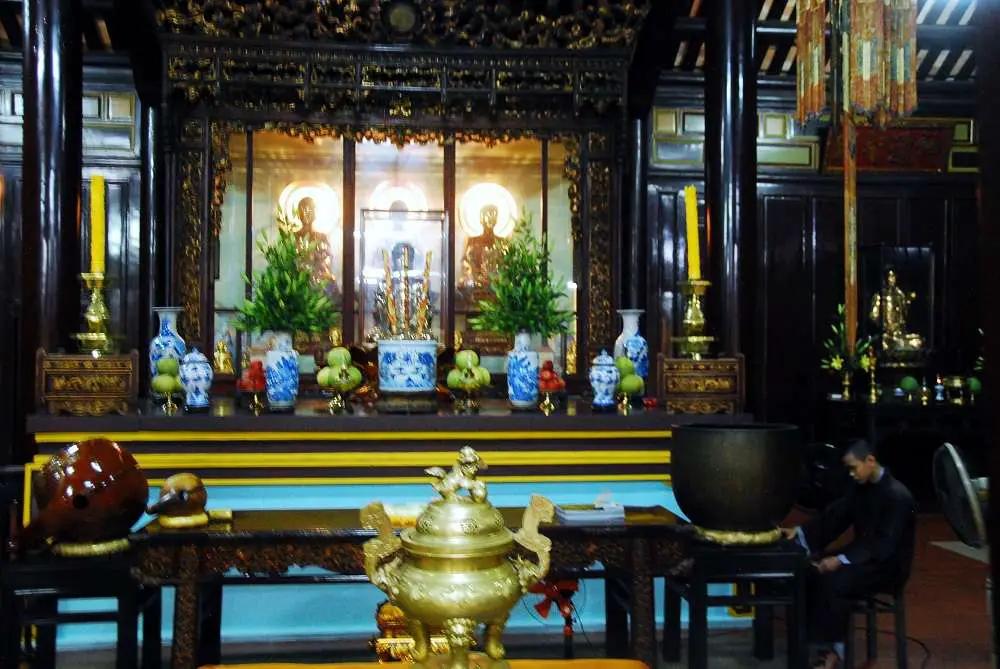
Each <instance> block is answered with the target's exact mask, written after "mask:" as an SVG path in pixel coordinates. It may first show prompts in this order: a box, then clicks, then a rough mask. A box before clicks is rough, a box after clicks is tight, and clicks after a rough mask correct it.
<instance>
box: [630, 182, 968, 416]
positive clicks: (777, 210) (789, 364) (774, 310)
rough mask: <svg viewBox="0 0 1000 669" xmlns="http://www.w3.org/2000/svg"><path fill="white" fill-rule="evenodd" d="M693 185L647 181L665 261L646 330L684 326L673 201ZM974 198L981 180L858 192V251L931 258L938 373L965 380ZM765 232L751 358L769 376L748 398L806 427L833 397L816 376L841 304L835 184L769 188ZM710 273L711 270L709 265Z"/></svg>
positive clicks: (763, 208)
mask: <svg viewBox="0 0 1000 669" xmlns="http://www.w3.org/2000/svg"><path fill="white" fill-rule="evenodd" d="M688 183H696V184H697V183H698V182H697V181H694V180H692V179H691V176H690V175H688V176H686V177H685V176H684V175H677V176H675V175H666V174H661V175H652V176H651V178H650V185H649V225H650V230H649V234H650V237H651V238H654V239H656V240H657V248H658V255H657V254H651V257H650V258H649V262H650V267H651V268H653V270H654V271H653V272H651V275H652V276H653V277H655V278H654V279H652V280H651V284H652V285H650V287H649V288H650V291H649V295H650V297H649V303H648V305H647V309H648V313H649V318H648V322H649V325H648V327H649V328H654V329H655V328H657V327H659V328H662V329H665V328H668V327H675V326H674V325H673V323H676V320H677V317H678V310H679V308H680V305H679V301H678V300H676V299H675V290H676V283H677V281H678V280H681V279H683V278H684V275H685V271H686V268H685V261H684V248H685V242H684V240H683V236H684V234H683V230H684V221H683V215H684V214H683V208H678V207H677V203H678V199H677V193H678V192H679V191H680V190H681V189H682V188H683V187H684V186H685V185H686V184H688ZM700 187H701V186H700V185H699V188H700ZM974 196H975V192H974V181H973V180H970V179H964V178H955V177H929V178H926V179H919V180H916V179H913V178H909V177H897V178H891V177H887V176H878V177H872V176H863V177H862V183H861V184H860V188H859V203H858V212H859V213H858V236H859V246H867V245H878V244H891V245H929V246H931V247H933V249H934V251H935V267H934V272H935V323H934V325H935V328H934V329H935V348H936V351H937V362H938V364H939V365H940V366H941V368H942V369H948V370H954V371H968V369H969V368H970V367H971V363H972V360H973V359H974V358H975V355H976V351H977V350H978V335H977V334H976V328H977V327H978V325H977V323H978V312H977V306H976V305H977V298H976V293H975V286H976V277H975V262H974V261H975V230H976V228H975V225H976V204H975V199H974ZM758 225H759V228H760V235H759V239H758V240H757V244H758V247H757V249H756V254H757V256H758V258H760V262H761V263H762V264H763V266H762V267H761V268H760V271H759V276H760V279H759V282H758V290H759V291H760V299H759V300H758V302H759V303H758V308H757V318H756V319H755V323H754V324H752V327H755V328H757V332H758V335H759V336H758V337H757V338H756V340H757V341H758V342H759V343H758V345H757V346H756V349H755V350H753V351H744V354H745V355H746V356H747V357H748V358H751V357H755V358H756V360H757V362H758V363H760V367H759V369H760V370H761V372H760V373H758V375H757V376H758V378H748V380H747V383H748V386H747V387H748V393H749V394H750V395H751V396H753V397H750V398H748V399H749V400H750V403H751V406H756V407H758V408H757V412H758V413H759V414H760V415H759V417H760V418H766V419H767V420H780V421H791V422H795V423H798V424H800V425H803V426H805V427H810V426H811V424H812V411H813V408H812V407H813V406H814V404H815V401H816V400H817V399H818V398H821V397H822V395H823V394H824V393H826V392H830V391H831V390H834V389H835V388H836V387H837V383H836V381H835V380H833V379H831V378H830V377H829V376H827V375H824V374H823V373H822V372H821V371H820V370H819V359H820V357H821V356H822V342H823V340H824V339H825V338H826V337H827V336H828V333H829V324H830V322H831V321H832V319H833V318H834V317H835V315H836V308H837V305H838V304H839V303H841V302H842V301H843V299H844V298H843V295H844V292H843V291H844V289H843V282H844V271H843V263H844V261H843V237H844V234H843V201H842V186H841V182H840V179H839V177H835V176H831V177H823V176H816V175H802V176H801V177H788V176H785V177H781V178H773V179H771V178H768V179H762V180H761V181H760V182H759V183H758ZM702 234H703V235H704V230H703V232H702ZM663 260H666V262H663ZM703 266H705V267H709V266H710V264H709V263H707V262H705V261H703ZM861 299H862V304H861V305H860V307H861V310H862V313H861V314H860V315H859V316H860V317H861V318H867V308H868V299H867V297H866V296H862V297H861ZM654 321H659V323H658V324H657V325H654ZM662 340H663V336H662V331H660V336H659V337H658V339H656V340H655V341H654V340H653V339H652V338H651V346H653V347H654V348H656V349H657V352H658V351H659V350H662ZM748 368H749V367H748Z"/></svg>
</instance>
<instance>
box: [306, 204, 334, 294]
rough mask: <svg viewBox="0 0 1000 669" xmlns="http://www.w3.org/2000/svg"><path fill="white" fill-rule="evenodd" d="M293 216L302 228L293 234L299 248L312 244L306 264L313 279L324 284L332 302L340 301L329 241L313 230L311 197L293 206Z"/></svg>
mask: <svg viewBox="0 0 1000 669" xmlns="http://www.w3.org/2000/svg"><path fill="white" fill-rule="evenodd" d="M295 215H296V216H298V218H299V222H300V223H302V227H301V228H299V229H298V230H297V231H296V233H295V236H296V239H297V240H298V243H299V246H300V248H303V249H304V248H305V247H306V246H308V245H309V244H312V250H311V252H310V253H309V257H308V258H307V259H306V262H307V263H308V266H309V267H310V268H312V273H313V278H314V279H316V280H317V281H325V282H326V294H327V296H328V297H329V298H330V300H331V301H332V302H334V303H336V302H338V301H339V300H340V289H339V288H338V287H337V279H336V278H335V277H334V276H333V269H332V266H331V252H330V240H329V239H327V236H326V235H324V234H323V233H321V232H316V230H315V229H314V228H313V226H314V225H315V223H316V202H315V201H314V200H313V199H312V198H311V197H304V198H302V199H301V200H299V203H298V204H297V205H296V206H295Z"/></svg>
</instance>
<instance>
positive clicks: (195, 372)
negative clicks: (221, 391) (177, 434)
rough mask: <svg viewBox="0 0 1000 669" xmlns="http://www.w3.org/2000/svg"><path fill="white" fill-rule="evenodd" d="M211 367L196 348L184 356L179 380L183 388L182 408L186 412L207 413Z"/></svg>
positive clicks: (211, 375) (210, 387) (211, 374)
mask: <svg viewBox="0 0 1000 669" xmlns="http://www.w3.org/2000/svg"><path fill="white" fill-rule="evenodd" d="M213 376H214V374H213V372H212V365H211V363H209V361H208V358H206V357H205V354H204V353H202V352H201V351H199V350H198V349H197V348H195V349H192V350H191V352H190V353H188V354H187V355H186V356H184V361H183V362H182V363H181V371H180V379H181V387H182V388H184V408H185V409H186V410H187V411H207V410H208V404H209V396H210V394H211V392H212V377H213Z"/></svg>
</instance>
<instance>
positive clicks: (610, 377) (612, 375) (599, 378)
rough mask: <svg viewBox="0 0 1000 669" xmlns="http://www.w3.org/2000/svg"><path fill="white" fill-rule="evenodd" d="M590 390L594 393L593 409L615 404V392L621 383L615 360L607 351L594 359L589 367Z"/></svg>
mask: <svg viewBox="0 0 1000 669" xmlns="http://www.w3.org/2000/svg"><path fill="white" fill-rule="evenodd" d="M588 378H589V379H590V389H591V391H592V392H593V393H594V399H593V400H592V404H593V405H594V406H595V407H610V406H614V404H615V390H617V389H618V382H619V381H621V373H620V372H619V371H618V368H617V367H615V360H614V358H612V357H611V356H610V355H608V352H607V351H601V354H600V355H599V356H597V357H596V358H594V361H593V363H592V364H591V366H590V374H589V375H588Z"/></svg>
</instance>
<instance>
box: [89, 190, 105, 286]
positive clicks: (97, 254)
mask: <svg viewBox="0 0 1000 669" xmlns="http://www.w3.org/2000/svg"><path fill="white" fill-rule="evenodd" d="M105 236H106V235H105V212H104V177H101V176H97V177H91V179H90V271H91V272H93V273H95V274H98V273H100V274H103V273H104V245H105V241H106V239H105Z"/></svg>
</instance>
